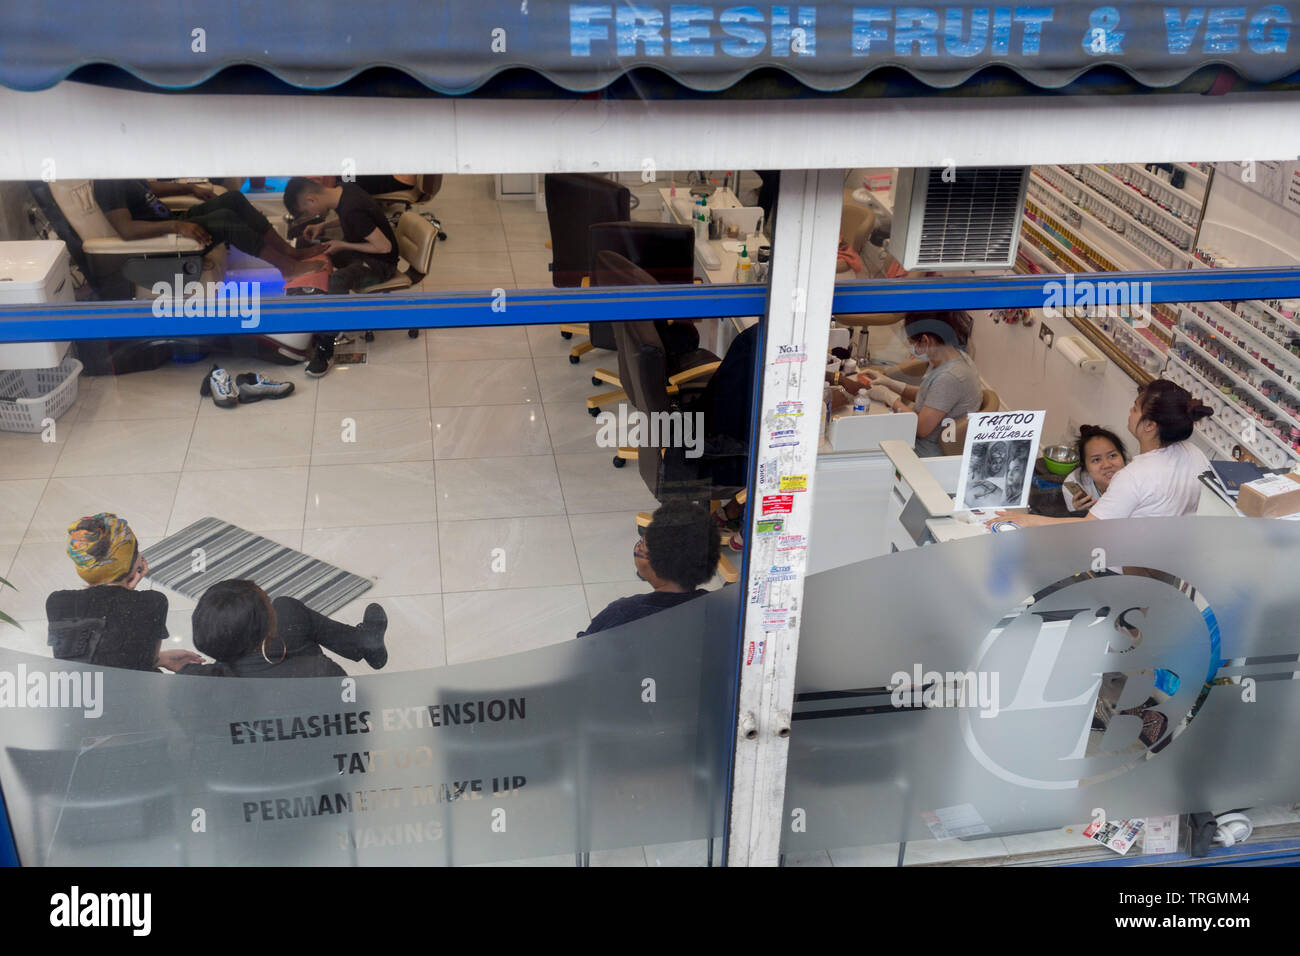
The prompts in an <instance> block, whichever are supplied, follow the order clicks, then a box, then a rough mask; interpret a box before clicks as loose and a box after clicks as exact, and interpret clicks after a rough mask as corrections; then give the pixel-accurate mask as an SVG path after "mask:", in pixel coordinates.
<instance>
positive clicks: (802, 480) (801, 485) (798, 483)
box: [781, 475, 808, 491]
mask: <svg viewBox="0 0 1300 956" xmlns="http://www.w3.org/2000/svg"><path fill="white" fill-rule="evenodd" d="M781 490H782V491H807V490H808V476H807V475H784V476H782V478H781Z"/></svg>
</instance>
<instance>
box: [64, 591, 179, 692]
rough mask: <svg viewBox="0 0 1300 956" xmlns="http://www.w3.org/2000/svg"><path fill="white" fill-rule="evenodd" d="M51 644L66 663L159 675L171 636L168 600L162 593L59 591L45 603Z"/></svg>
mask: <svg viewBox="0 0 1300 956" xmlns="http://www.w3.org/2000/svg"><path fill="white" fill-rule="evenodd" d="M45 616H46V618H48V619H49V622H50V636H49V644H50V646H51V647H52V648H54V656H55V657H57V658H59V659H60V660H65V661H80V662H81V663H85V664H98V665H99V666H101V667H124V668H127V669H129V670H136V671H151V670H154V669H155V668H154V666H153V662H154V661H155V660H156V659H157V657H158V649H159V646H158V642H159V641H162V640H164V639H165V638H166V637H167V598H166V596H164V595H163V594H162V593H160V592H158V591H131V590H128V589H127V588H120V587H111V586H109V585H100V586H99V587H93V588H85V589H83V590H80V591H55V592H54V593H53V594H51V595H50V596H49V597H48V598H46V600H45Z"/></svg>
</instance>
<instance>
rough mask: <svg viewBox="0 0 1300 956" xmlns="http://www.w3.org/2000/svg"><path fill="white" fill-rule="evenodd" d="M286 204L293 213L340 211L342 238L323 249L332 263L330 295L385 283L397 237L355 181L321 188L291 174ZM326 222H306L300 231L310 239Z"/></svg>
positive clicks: (391, 273) (391, 270) (394, 258)
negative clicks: (312, 224)
mask: <svg viewBox="0 0 1300 956" xmlns="http://www.w3.org/2000/svg"><path fill="white" fill-rule="evenodd" d="M284 205H285V207H286V208H287V209H288V210H289V214H290V215H291V216H304V215H305V216H324V215H327V214H329V213H331V212H335V213H338V217H339V225H340V226H341V227H342V229H343V238H342V239H331V240H330V241H328V242H326V243H325V244H324V248H323V250H322V251H323V252H324V253H325V254H326V255H327V256H329V258H330V262H331V263H333V265H334V272H333V274H331V275H330V285H329V291H330V292H331V293H343V292H351V291H352V290H353V289H363V288H365V287H366V286H368V285H374V284H375V283H378V282H384V281H386V280H388V279H391V278H392V277H393V276H394V275H395V274H396V273H397V236H396V234H394V232H393V227H392V226H390V225H389V224H388V217H387V216H385V215H384V212H383V210H382V209H380V208H379V203H377V202H375V201H374V199H372V198H371V197H370V194H369V193H367V192H366V191H365V190H364V189H362V188H361V187H360V186H358V185H357V184H356V183H349V182H341V183H339V184H338V185H336V186H325V185H322V184H321V183H318V182H315V181H314V180H310V179H307V178H305V177H302V176H295V177H294V178H293V179H291V180H289V183H288V185H286V186H285V187H284ZM322 229H324V223H318V224H317V225H314V226H308V227H307V228H306V229H304V230H303V235H304V236H305V237H306V238H307V239H310V240H314V239H315V238H316V237H317V236H319V235H320V233H321V230H322Z"/></svg>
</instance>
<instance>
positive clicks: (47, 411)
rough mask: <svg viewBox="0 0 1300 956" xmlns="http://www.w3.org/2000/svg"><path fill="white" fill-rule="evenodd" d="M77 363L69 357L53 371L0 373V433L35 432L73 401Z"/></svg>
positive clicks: (79, 366)
mask: <svg viewBox="0 0 1300 956" xmlns="http://www.w3.org/2000/svg"><path fill="white" fill-rule="evenodd" d="M80 377H81V363H80V362H79V361H77V360H76V359H75V358H73V357H72V356H68V357H67V358H65V359H64V360H63V363H62V364H61V365H58V366H56V367H55V368H25V369H7V370H0V431H6V432H38V431H40V430H41V427H42V426H41V422H43V421H44V420H45V419H47V418H58V417H59V416H60V415H62V414H63V413H64V412H66V411H67V410H68V409H69V408H71V407H72V403H73V402H75V401H76V400H77V379H78V378H80Z"/></svg>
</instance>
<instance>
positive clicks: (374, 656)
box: [357, 604, 388, 670]
mask: <svg viewBox="0 0 1300 956" xmlns="http://www.w3.org/2000/svg"><path fill="white" fill-rule="evenodd" d="M387 628H388V615H387V614H385V613H384V609H383V608H382V607H380V606H379V605H378V604H368V605H366V613H365V615H364V616H363V617H362V618H361V623H360V624H358V625H357V630H358V631H360V632H361V638H362V640H361V646H362V647H363V648H365V650H364V651H363V652H362V654H361V658H362V660H364V661H365V662H366V663H367V664H369V665H370V666H371V667H373V668H374V669H375V670H381V669H382V668H383V666H384V665H385V664H387V663H388V648H387V647H385V646H384V631H385V630H387Z"/></svg>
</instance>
